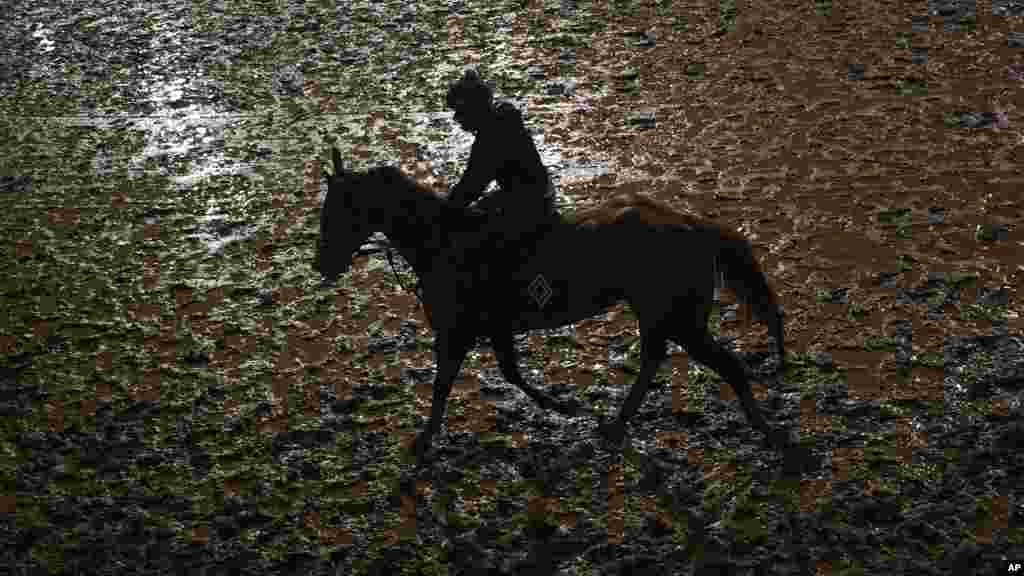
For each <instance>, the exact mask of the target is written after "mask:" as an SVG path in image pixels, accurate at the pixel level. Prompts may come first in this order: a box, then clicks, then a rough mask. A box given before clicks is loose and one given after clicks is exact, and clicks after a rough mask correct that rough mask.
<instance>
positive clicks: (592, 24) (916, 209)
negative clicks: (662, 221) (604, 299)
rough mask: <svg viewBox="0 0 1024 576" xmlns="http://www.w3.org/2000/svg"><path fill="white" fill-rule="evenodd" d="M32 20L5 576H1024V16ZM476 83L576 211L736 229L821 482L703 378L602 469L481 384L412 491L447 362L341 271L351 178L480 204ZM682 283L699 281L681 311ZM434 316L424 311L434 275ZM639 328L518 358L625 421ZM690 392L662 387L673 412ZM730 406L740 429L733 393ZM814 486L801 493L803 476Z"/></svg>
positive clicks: (328, 6)
mask: <svg viewBox="0 0 1024 576" xmlns="http://www.w3.org/2000/svg"><path fill="white" fill-rule="evenodd" d="M762 4H764V3H756V2H750V1H743V2H721V3H716V2H707V3H686V4H683V3H680V2H668V1H657V2H639V1H627V0H616V1H613V2H551V1H548V2H533V1H529V2H498V3H486V4H485V3H477V2H433V1H431V2H419V3H414V4H410V3H404V2H353V3H347V2H332V1H325V2H315V3H314V2H309V3H300V2H273V3H271V2H262V3H251V2H220V3H216V4H200V3H195V4H193V3H183V2H173V3H172V2H164V3H159V2H152V3H129V2H67V3H56V2H53V3H46V2H40V3H20V4H17V5H15V6H13V7H12V8H10V9H9V10H8V15H7V16H6V21H5V23H4V24H3V25H2V27H0V34H2V38H3V46H4V49H3V50H2V51H0V58H2V59H3V61H2V62H0V70H2V72H0V95H2V100H0V106H2V110H0V118H2V121H0V122H2V124H0V126H2V130H3V132H2V135H3V138H2V139H0V147H2V148H3V153H2V154H0V199H2V201H3V203H4V207H5V210H3V211H2V212H0V230H3V233H4V235H5V242H4V243H3V252H2V253H0V254H2V256H0V258H2V264H3V268H4V270H5V272H4V276H3V278H4V279H3V281H2V284H0V288H2V291H3V293H2V300H3V309H2V315H0V321H2V323H0V353H2V354H3V356H2V358H3V366H2V373H0V410H2V415H3V418H2V419H0V421H2V422H3V424H2V426H3V434H2V439H3V440H2V444H0V446H2V449H3V457H2V458H0V462H3V463H2V464H0V478H2V479H3V488H0V564H2V565H3V566H5V567H8V568H10V569H11V572H12V573H15V574H19V573H26V574H27V573H37V572H39V573H42V572H49V573H76V574H84V573H100V572H104V573H154V574H156V573H160V574H163V573H172V572H173V573H183V570H193V571H199V570H203V569H205V570H212V571H213V572H215V573H221V572H224V573H302V574H321V573H322V574H391V573H399V572H402V571H404V573H409V574H416V573H422V574H440V573H450V574H488V573H493V574H512V573H522V574H544V573H548V574H612V573H614V574H620V573H621V574H626V573H631V574H672V573H679V574H691V573H697V574H706V573H730V574H791V573H807V574H840V573H846V574H855V573H864V574H902V573H914V574H949V573H955V574H987V573H991V571H993V570H995V571H998V572H999V573H1007V567H1008V566H1009V565H1010V564H1011V563H1012V562H1024V529H1022V527H1021V518H1022V515H1024V507H1022V503H1024V491H1022V490H1021V487H1020V486H1021V483H1020V481H1019V478H1020V477H1021V475H1022V472H1024V461H1022V457H1021V455H1020V454H1021V452H1020V444H1021V442H1022V439H1024V426H1022V420H1021V419H1022V416H1024V408H1022V407H1021V396H1022V386H1024V340H1022V338H1021V325H1022V322H1021V317H1020V314H1021V311H1022V308H1021V305H1020V301H1019V299H1018V287H1019V286H1020V285H1021V279H1022V274H1024V258H1021V257H1020V256H1019V254H1020V253H1021V252H1022V251H1021V245H1022V243H1024V235H1022V232H1021V228H1020V225H1019V221H1020V219H1021V216H1022V210H1024V203H1022V192H1021V190H1022V189H1024V177H1022V176H1021V170H1020V163H1021V152H1022V148H1024V117H1022V115H1021V94H1022V89H1024V25H1022V16H1024V12H1022V11H1021V9H1020V8H1019V7H1017V8H1015V7H1014V5H1013V3H1010V2H1004V1H995V0H993V1H992V2H986V3H981V4H979V5H978V6H977V7H975V6H974V5H973V3H968V2H922V3H917V4H915V5H914V8H913V11H909V10H911V9H910V8H908V11H907V12H906V13H902V12H899V11H896V10H895V9H893V8H892V7H891V6H889V4H887V3H874V4H872V3H861V4H857V5H856V6H848V5H841V3H838V2H837V3H834V4H832V3H828V2H820V1H818V2H812V1H808V2H786V3H768V5H770V6H771V7H765V6H763V5H762ZM466 64H478V65H480V66H481V72H482V73H483V74H484V76H485V77H486V78H488V79H490V80H491V81H492V82H494V84H495V85H496V87H497V90H498V93H499V96H502V97H506V98H509V99H511V100H512V101H513V102H515V103H516V105H517V106H519V107H520V108H521V109H522V110H523V111H524V112H525V114H526V118H527V123H528V125H529V127H530V128H531V130H533V131H534V135H535V138H536V139H537V142H538V147H539V148H540V150H541V153H542V156H543V158H544V161H545V163H546V164H548V165H549V166H550V168H551V169H552V172H553V174H554V175H555V177H556V179H557V184H558V188H559V202H560V205H561V207H562V209H563V210H565V211H571V210H574V209H579V208H582V207H586V206H590V205H592V204H593V203H595V202H597V201H598V200H599V199H600V198H602V197H604V196H606V195H608V194H611V193H613V192H615V191H618V190H622V189H624V188H633V189H637V190H640V191H642V192H646V193H650V194H652V195H654V196H656V197H657V198H659V199H662V200H665V201H668V202H670V203H672V204H673V205H674V206H676V207H677V208H679V209H684V210H687V211H691V212H693V213H697V214H702V215H704V216H707V217H711V218H714V219H716V220H718V221H721V222H723V223H726V224H728V225H731V226H734V227H736V228H739V229H741V230H743V231H744V233H745V234H746V235H747V236H748V237H749V238H751V240H752V242H754V244H755V248H756V250H757V254H758V256H759V257H760V258H761V262H762V266H763V267H764V269H765V271H766V272H767V274H768V276H769V278H770V279H771V281H772V284H773V286H774V288H775V289H776V291H777V292H778V293H779V295H780V297H781V300H782V302H783V304H784V306H785V310H786V320H787V325H786V335H787V349H788V350H789V351H790V358H788V361H789V368H788V369H787V371H786V373H785V374H783V375H782V376H781V377H780V378H779V379H778V381H776V379H775V377H772V376H769V374H770V364H769V363H768V362H767V360H766V359H767V350H768V344H767V343H768V340H767V337H766V330H765V329H764V328H763V327H762V326H760V325H745V324H744V323H743V322H742V321H738V320H737V318H742V317H743V315H744V314H743V313H742V311H740V312H739V313H737V311H736V309H735V306H734V305H732V304H731V303H732V302H733V300H732V298H731V295H729V294H726V295H725V296H724V302H723V306H722V307H721V321H719V319H718V318H716V319H715V322H714V325H715V329H716V330H718V332H719V333H720V335H721V336H722V337H724V338H726V339H728V340H730V341H731V342H733V344H734V345H735V347H736V348H737V349H738V350H739V351H740V352H741V353H742V354H743V355H744V357H745V358H746V359H747V361H748V363H749V364H751V365H752V366H753V367H755V368H756V369H758V370H759V371H760V372H761V373H762V374H763V375H764V376H765V382H766V385H765V386H762V387H759V388H757V392H758V398H759V399H760V401H761V403H762V406H763V407H764V408H765V409H766V412H767V416H768V417H769V419H770V420H772V421H773V422H775V423H777V424H778V425H781V426H786V427H788V428H790V429H793V430H795V431H797V432H799V433H800V435H801V439H802V442H803V444H804V446H805V447H806V449H807V459H806V461H805V462H804V463H803V468H802V469H801V470H799V471H798V473H795V474H794V473H787V471H786V470H785V469H784V468H785V467H784V466H783V459H782V457H781V456H780V455H778V454H773V453H768V452H765V451H763V450H762V449H761V448H760V447H759V439H758V434H756V433H754V432H752V431H751V430H750V428H749V426H748V425H747V423H746V422H745V420H744V419H743V417H742V415H741V413H740V412H739V410H738V406H737V403H736V401H735V399H734V398H728V397H726V396H725V395H723V397H722V398H719V393H718V390H719V384H720V382H719V381H718V379H717V377H716V376H715V375H713V374H712V373H710V372H709V371H707V370H704V369H702V368H701V367H700V366H698V365H696V364H690V363H689V362H688V361H687V359H686V354H685V352H683V351H682V350H674V351H673V354H672V355H671V366H668V365H666V368H665V369H664V370H663V373H662V375H661V378H662V380H663V382H664V383H665V384H666V385H664V386H662V387H661V389H659V390H658V391H657V392H652V393H651V394H650V395H649V397H648V399H647V401H646V402H645V404H644V407H643V408H642V409H641V411H640V413H639V414H638V416H637V418H636V419H635V420H634V422H633V423H632V425H631V430H630V431H631V434H632V436H633V438H632V448H631V449H629V450H627V451H626V453H625V455H624V456H623V455H622V454H616V453H612V452H609V451H608V450H607V449H606V448H604V447H602V446H601V444H600V443H599V442H598V441H597V439H596V436H595V433H594V427H595V425H596V420H595V419H593V418H589V417H583V418H578V419H574V420H567V419H565V418H561V417H559V416H557V415H552V414H545V413H542V412H539V411H538V410H536V408H535V407H534V406H532V405H531V404H530V402H529V401H528V400H527V399H526V398H525V397H524V396H523V395H522V394H519V392H518V391H516V390H515V389H514V388H512V387H511V386H510V385H508V384H507V383H505V382H504V381H503V380H502V379H501V377H500V374H499V372H498V370H497V367H496V365H495V361H494V359H493V356H492V355H491V354H490V352H489V351H488V350H487V349H486V348H481V349H480V350H478V351H477V352H475V353H473V354H472V355H471V357H470V358H469V359H468V361H467V365H466V367H465V368H464V371H463V375H462V379H461V380H460V381H459V382H457V383H456V391H455V393H454V394H453V400H452V405H451V406H450V408H449V423H448V427H447V430H446V431H445V432H444V433H443V434H442V437H440V438H438V441H437V446H438V451H437V457H436V459H435V462H434V464H433V465H432V467H431V468H430V469H429V470H427V471H424V472H423V473H421V474H420V475H419V476H417V474H416V473H415V471H413V470H412V469H411V467H410V466H409V465H408V464H407V463H406V462H405V461H404V460H403V455H402V449H403V446H404V444H405V443H407V442H408V440H409V439H411V436H412V434H413V433H414V432H415V431H416V430H418V429H421V428H422V426H423V424H424V418H423V417H424V416H425V415H426V413H427V410H428V407H429V383H430V382H431V380H432V375H433V371H432V368H433V365H432V358H431V348H430V344H431V334H430V331H429V329H428V326H427V324H426V319H425V317H424V315H423V313H422V311H421V310H419V309H418V307H417V302H416V300H415V298H414V297H413V296H412V295H410V294H408V293H406V292H404V291H402V290H401V289H400V287H399V286H398V285H397V284H396V283H395V281H394V279H393V277H392V275H391V271H390V270H388V268H387V265H386V262H385V260H384V259H383V257H382V256H381V255H380V254H379V253H377V252H374V253H372V254H371V255H370V256H369V257H360V258H358V259H357V263H356V265H355V267H354V270H353V271H352V272H351V273H350V274H349V275H348V276H347V277H346V278H345V279H343V281H342V282H341V283H340V285H339V286H336V287H325V286H321V285H320V283H319V278H317V277H316V276H315V274H314V273H313V271H312V270H311V269H310V267H309V263H310V260H311V258H312V255H313V248H314V244H315V241H316V238H317V226H318V211H317V209H318V208H317V207H318V204H319V201H320V199H321V194H322V183H321V181H320V179H319V173H320V162H321V158H322V157H325V156H323V155H324V152H325V149H326V147H327V146H328V145H330V144H334V145H336V146H338V147H339V148H340V149H341V151H342V154H343V156H345V157H346V158H347V159H350V160H351V161H352V166H353V167H356V168H366V167H368V166H371V165H373V164H375V163H381V162H389V163H395V164H398V165H400V166H402V167H403V169H405V170H406V171H408V172H409V173H411V174H415V175H416V177H417V178H418V179H419V180H421V181H423V182H428V183H431V184H432V185H434V186H437V187H443V186H446V185H449V184H451V183H454V181H455V180H456V178H457V177H458V174H459V171H460V170H461V169H462V167H463V166H464V161H465V158H466V155H467V153H468V146H469V143H470V141H471V139H470V137H469V136H468V135H466V134H465V133H462V132H460V131H458V130H457V129H456V127H455V125H454V123H453V122H452V121H451V117H450V114H447V113H445V112H444V111H443V110H441V106H442V103H443V94H444V89H445V86H446V82H447V81H448V80H450V79H451V78H452V77H453V76H455V75H456V74H457V73H459V72H460V71H461V69H462V67H463V66H464V65H466ZM685 265H686V264H685V262H682V261H679V260H678V259H674V258H672V255H666V257H665V261H664V266H665V269H666V273H670V271H677V270H683V271H685ZM404 279H405V281H406V283H407V284H408V283H409V282H411V280H412V278H411V277H410V275H409V274H408V273H407V271H406V273H405V274H404ZM635 328H636V326H635V319H634V318H633V317H632V315H631V314H630V313H629V311H628V309H624V308H621V307H620V308H617V309H615V310H613V311H612V312H610V313H609V314H606V315H604V316H600V317H596V318H593V319H590V320H587V321H584V322H580V323H578V324H576V325H574V326H570V327H566V328H565V329H563V330H558V331H549V332H548V333H544V334H542V333H531V334H530V335H528V336H527V337H524V338H522V339H520V341H519V345H520V351H521V356H522V357H523V362H524V364H525V368H526V369H525V370H524V373H525V374H527V375H528V378H529V379H530V380H531V381H533V382H536V383H538V384H540V385H542V386H543V387H544V389H545V390H546V391H548V392H550V393H552V394H557V395H559V396H562V397H570V396H571V397H574V398H578V399H579V400H580V401H582V402H585V403H587V404H588V405H589V406H591V407H592V408H593V409H594V410H596V411H598V412H600V413H604V414H612V413H614V412H615V411H616V410H617V409H618V407H619V405H620V404H621V401H622V399H623V398H624V396H625V392H626V390H627V388H626V387H625V386H624V385H623V384H625V383H627V382H629V381H631V379H632V375H631V374H630V371H631V369H633V368H635V366H636V361H637V358H638V349H637V342H636V339H635V334H636V330H635ZM669 383H670V384H669ZM723 389H728V387H727V386H723ZM789 472H792V471H789Z"/></svg>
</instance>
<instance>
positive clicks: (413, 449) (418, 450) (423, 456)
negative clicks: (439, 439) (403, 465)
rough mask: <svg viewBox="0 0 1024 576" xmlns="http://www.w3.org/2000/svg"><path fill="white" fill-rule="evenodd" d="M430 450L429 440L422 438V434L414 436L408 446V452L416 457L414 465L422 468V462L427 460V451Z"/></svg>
mask: <svg viewBox="0 0 1024 576" xmlns="http://www.w3.org/2000/svg"><path fill="white" fill-rule="evenodd" d="M428 450H430V442H429V441H427V440H425V439H424V438H423V435H422V434H421V435H418V436H416V439H415V440H413V442H412V446H410V447H409V452H410V453H411V454H412V455H413V456H415V457H416V467H417V468H422V467H423V464H424V463H425V462H426V460H427V451H428Z"/></svg>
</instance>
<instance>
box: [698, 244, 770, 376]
mask: <svg viewBox="0 0 1024 576" xmlns="http://www.w3.org/2000/svg"><path fill="white" fill-rule="evenodd" d="M718 236H719V243H718V245H719V248H718V255H717V257H716V258H715V286H716V287H718V286H722V285H724V286H725V287H727V288H730V289H731V290H732V291H733V292H735V293H736V295H737V296H738V297H739V299H740V300H742V301H743V302H745V303H746V304H747V305H749V306H750V307H751V308H753V310H754V315H755V316H757V318H758V319H759V320H761V321H762V322H764V323H765V324H767V325H768V333H769V334H770V335H771V336H772V337H773V338H775V343H776V346H777V347H778V350H779V356H780V358H781V360H782V362H785V361H786V351H785V346H784V343H783V326H782V316H783V313H782V307H781V306H779V302H778V298H776V296H775V292H773V291H772V289H771V287H770V286H769V285H768V279H767V278H765V275H764V272H762V271H761V266H760V265H759V264H758V263H757V259H756V258H754V251H753V249H752V248H751V246H750V242H749V241H747V239H746V238H744V237H743V235H741V234H740V233H739V232H736V231H734V230H729V229H728V228H724V227H720V228H719V230H718Z"/></svg>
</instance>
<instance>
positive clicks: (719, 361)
mask: <svg viewBox="0 0 1024 576" xmlns="http://www.w3.org/2000/svg"><path fill="white" fill-rule="evenodd" d="M678 342H679V343H680V344H682V345H683V346H684V347H685V348H686V351H687V352H688V353H689V354H690V357H691V358H693V359H694V360H696V361H698V362H700V363H701V364H703V365H705V366H707V367H708V368H711V369H712V370H714V371H715V372H718V375H719V376H721V377H722V379H723V380H725V381H726V382H728V383H729V384H730V385H731V386H732V388H733V390H735V391H736V395H737V396H738V397H739V399H740V406H742V407H743V412H744V413H745V414H746V416H747V420H748V421H749V422H750V424H751V426H753V427H754V428H757V429H758V430H760V431H761V432H763V433H764V435H765V436H766V437H767V438H768V440H769V441H774V440H776V436H775V433H774V432H773V431H772V430H771V428H769V426H768V423H767V422H766V421H765V419H764V416H762V415H761V409H760V408H759V407H758V405H757V402H756V401H755V400H754V395H753V393H752V392H751V390H750V381H749V380H748V379H747V373H748V371H747V368H746V365H745V364H744V363H743V360H741V359H740V357H739V356H737V355H736V354H733V353H732V352H731V351H729V350H728V349H726V348H725V347H723V346H722V345H721V344H719V343H718V342H716V341H715V339H714V337H712V336H711V334H710V333H708V332H707V331H706V330H703V329H702V330H701V331H700V332H699V333H698V332H696V331H694V332H693V333H690V334H685V335H683V337H682V338H681V339H680V340H678Z"/></svg>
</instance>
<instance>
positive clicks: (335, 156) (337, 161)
mask: <svg viewBox="0 0 1024 576" xmlns="http://www.w3.org/2000/svg"><path fill="white" fill-rule="evenodd" d="M331 164H334V175H335V176H340V175H342V174H344V173H345V167H344V166H343V165H342V163H341V153H340V152H338V149H337V148H335V147H334V146H331Z"/></svg>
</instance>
